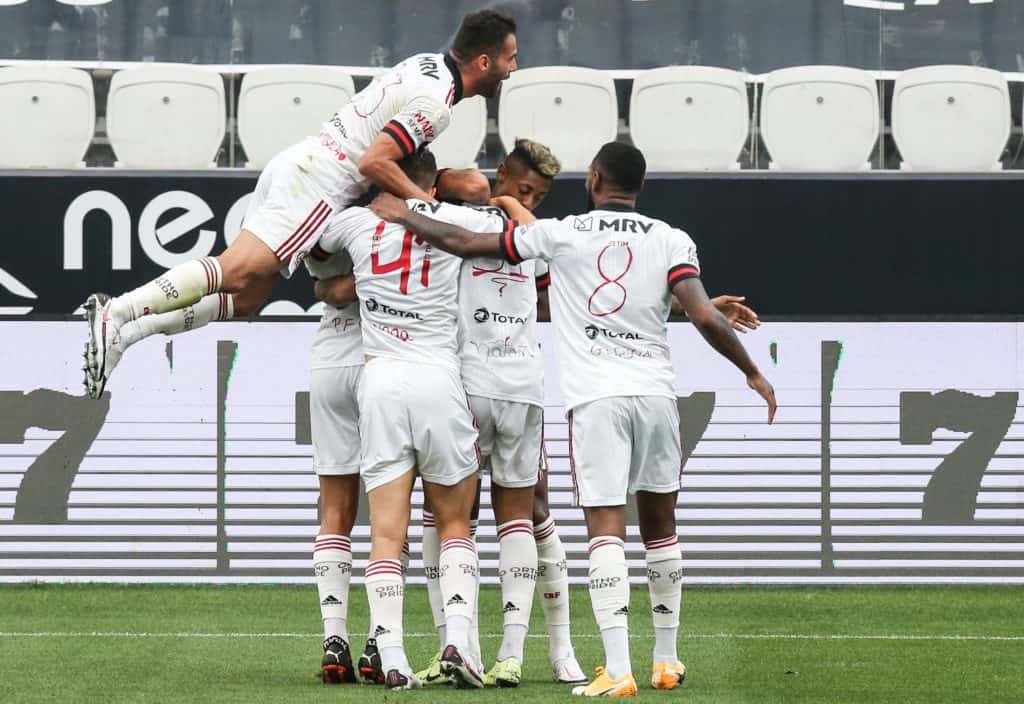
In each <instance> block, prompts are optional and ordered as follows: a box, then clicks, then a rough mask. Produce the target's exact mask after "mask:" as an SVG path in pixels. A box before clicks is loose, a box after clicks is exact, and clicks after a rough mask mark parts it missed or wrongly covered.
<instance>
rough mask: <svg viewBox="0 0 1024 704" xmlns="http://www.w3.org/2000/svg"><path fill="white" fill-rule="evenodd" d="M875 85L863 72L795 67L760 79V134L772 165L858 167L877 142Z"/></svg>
mask: <svg viewBox="0 0 1024 704" xmlns="http://www.w3.org/2000/svg"><path fill="white" fill-rule="evenodd" d="M878 121H879V107H878V86H877V84H876V83H875V79H874V77H873V76H872V75H871V74H870V73H867V72H866V71H861V70H859V69H855V68H846V67H843V66H798V67H795V68H784V69H780V70H778V71H772V72H771V73H769V74H768V75H767V76H766V77H765V79H764V87H763V90H762V97H761V136H762V137H763V139H764V143H765V146H766V147H767V148H768V151H769V153H770V154H771V158H772V163H771V168H774V169H780V170H784V171H860V170H864V169H867V168H870V165H869V163H868V159H869V158H870V157H871V152H872V150H873V149H874V148H875V143H876V142H877V141H878Z"/></svg>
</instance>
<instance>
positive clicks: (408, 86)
mask: <svg viewBox="0 0 1024 704" xmlns="http://www.w3.org/2000/svg"><path fill="white" fill-rule="evenodd" d="M515 31H516V26H515V22H514V21H513V20H512V19H511V18H509V17H508V16H506V15H503V14H501V13H499V12H496V11H493V10H481V11H479V12H474V13H471V14H469V15H466V17H465V18H463V21H462V24H461V26H460V27H459V30H458V32H457V33H456V35H455V39H454V41H453V43H452V47H451V50H450V51H449V52H447V53H445V54H417V55H416V56H413V57H411V58H409V59H406V60H405V61H403V62H402V63H400V64H398V65H397V66H395V67H394V68H393V69H392V70H391V71H388V72H386V73H384V74H382V75H381V76H378V77H377V78H376V79H374V80H373V82H371V83H370V85H369V86H367V87H366V88H365V89H363V90H362V91H360V92H359V93H358V94H356V96H355V97H354V98H353V99H352V101H351V102H350V103H348V104H347V105H345V106H344V107H342V108H341V109H340V110H339V111H338V112H337V113H335V115H334V116H333V117H332V118H331V119H330V120H328V121H327V122H325V123H324V125H323V127H322V129H321V131H320V134H319V135H318V136H317V137H309V138H307V139H306V140H304V141H302V142H300V143H299V144H296V145H294V146H292V147H289V148H288V149H286V150H284V151H283V152H281V153H280V154H278V155H277V156H275V157H274V158H273V159H272V160H271V161H270V163H269V164H267V167H266V168H265V169H264V170H263V172H262V173H261V174H260V178H259V181H258V182H257V184H256V191H255V193H254V195H253V199H252V201H251V203H250V207H249V211H248V212H247V213H246V217H245V220H244V221H243V225H242V232H241V234H239V235H238V237H237V239H235V240H234V241H233V242H232V243H231V244H230V245H229V246H228V248H227V249H226V250H225V251H224V252H223V253H222V254H220V255H218V256H216V257H204V258H202V259H196V260H192V261H188V262H185V263H184V264H179V265H178V266H176V267H174V268H172V269H170V270H169V271H166V272H164V273H163V274H162V275H160V276H159V277H157V278H156V279H154V280H153V281H151V282H149V283H147V284H144V285H143V286H140V287H139V288H137V289H134V290H133V291H129V292H127V293H125V294H123V295H121V296H117V297H115V298H111V297H110V296H109V295H107V294H105V293H94V294H92V295H90V296H89V298H88V299H87V300H86V302H85V304H84V308H85V311H86V319H87V321H88V324H89V337H88V341H87V342H86V345H85V352H84V356H85V362H86V363H85V368H84V371H85V382H84V383H85V386H86V389H87V390H88V392H89V395H90V396H91V397H92V398H99V396H100V395H101V394H102V393H103V390H104V388H105V387H106V384H107V381H108V380H109V378H110V375H111V374H112V373H113V370H114V368H115V367H116V366H117V364H118V362H119V361H120V359H121V356H122V355H123V354H124V351H125V349H127V348H128V347H130V346H131V345H132V344H134V343H135V342H138V341H139V340H141V339H144V338H146V337H148V336H150V335H153V334H155V333H158V332H162V333H165V334H176V333H180V332H186V331H188V330H192V329H195V328H198V327H201V326H203V325H205V324H207V323H209V322H210V321H211V320H218V319H225V318H231V317H233V316H236V315H238V316H244V315H249V314H252V313H255V312H256V311H257V310H258V309H259V307H260V306H261V305H262V304H263V303H264V302H265V301H266V298H267V295H268V294H269V292H270V289H271V287H272V286H273V285H274V282H275V280H276V276H277V274H278V273H281V274H282V275H284V276H290V275H291V273H292V272H293V271H294V270H295V269H296V268H297V267H298V265H299V264H300V263H301V262H302V260H303V259H304V258H305V256H306V254H307V253H308V252H309V250H310V249H311V248H312V246H313V245H314V244H316V241H317V239H318V237H319V235H320V233H321V232H322V230H323V228H324V225H325V223H326V222H327V221H328V220H329V218H330V216H331V214H332V213H338V212H339V211H342V210H343V209H344V208H346V207H347V206H348V205H349V204H351V203H352V202H354V201H355V200H356V199H358V198H359V197H360V196H362V195H363V194H365V193H366V191H367V190H368V188H369V187H370V186H371V184H376V185H377V186H379V187H380V188H382V189H383V190H385V191H388V192H391V193H394V194H396V195H398V196H401V197H403V198H409V197H412V198H420V199H423V200H427V201H429V200H431V198H430V197H429V194H428V193H427V192H425V191H424V190H423V189H422V188H421V187H419V186H417V185H416V184H414V183H412V182H411V181H410V180H409V179H408V177H406V176H405V174H404V173H402V170H401V169H400V168H399V167H398V166H397V162H398V161H400V160H401V159H403V158H404V157H406V156H408V155H409V154H412V153H413V152H415V151H416V150H417V149H418V148H419V147H421V146H422V145H424V144H427V143H428V142H431V141H433V140H434V139H435V138H436V137H437V136H438V135H439V134H441V133H442V132H443V131H444V130H445V129H446V128H447V127H448V124H449V123H450V121H451V110H452V107H453V106H454V105H455V104H456V103H458V102H459V100H461V99H462V98H468V97H470V96H474V95H482V96H484V97H493V96H494V95H496V94H497V92H498V88H499V86H500V84H501V82H502V81H503V80H505V79H506V78H508V76H509V74H510V73H511V72H512V71H514V70H515V69H516V53H517V49H516V35H515Z"/></svg>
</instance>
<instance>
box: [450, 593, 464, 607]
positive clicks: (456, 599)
mask: <svg viewBox="0 0 1024 704" xmlns="http://www.w3.org/2000/svg"><path fill="white" fill-rule="evenodd" d="M465 603H466V600H465V599H463V598H462V595H461V594H456V595H454V596H453V597H452V598H451V599H449V600H448V604H447V606H451V605H452V604H465Z"/></svg>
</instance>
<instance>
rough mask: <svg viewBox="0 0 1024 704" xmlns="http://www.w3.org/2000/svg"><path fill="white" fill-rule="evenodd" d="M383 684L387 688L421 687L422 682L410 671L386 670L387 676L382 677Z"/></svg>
mask: <svg viewBox="0 0 1024 704" xmlns="http://www.w3.org/2000/svg"><path fill="white" fill-rule="evenodd" d="M384 686H385V687H387V688H388V689H421V688H422V687H423V683H422V682H420V680H419V678H418V677H416V675H414V674H412V673H411V672H409V673H403V672H399V671H398V670H388V674H387V677H385V678H384Z"/></svg>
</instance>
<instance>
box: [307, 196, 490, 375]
mask: <svg viewBox="0 0 1024 704" xmlns="http://www.w3.org/2000/svg"><path fill="white" fill-rule="evenodd" d="M409 206H410V207H411V208H412V209H413V210H416V211H417V212H422V213H425V214H427V215H429V216H430V217H432V218H436V219H438V220H442V221H444V222H448V223H452V224H455V225H459V226H461V227H464V228H466V229H468V230H472V231H475V232H499V231H501V225H502V223H501V222H500V220H499V219H498V218H496V217H494V216H493V215H488V214H486V213H480V212H477V211H475V210H471V209H469V208H462V207H459V206H455V205H448V204H428V203H423V202H422V201H418V200H410V201H409ZM320 246H321V247H322V248H323V249H324V250H326V251H327V252H337V251H340V250H341V249H344V250H346V251H347V252H348V253H349V256H350V257H351V258H352V266H353V273H354V274H355V277H356V294H357V295H358V296H359V300H360V302H361V304H362V311H361V317H362V331H363V350H364V352H365V353H366V354H367V355H371V356H374V357H392V358H397V359H405V360H409V361H415V362H421V363H431V364H440V365H447V366H449V367H451V368H454V369H456V370H457V369H458V368H459V357H458V351H459V350H458V293H459V270H460V267H461V264H462V260H461V259H459V258H458V257H456V256H454V255H451V254H448V253H447V252H444V251H441V250H438V249H434V248H433V247H431V246H430V245H429V244H427V243H426V242H424V241H423V240H421V239H420V238H419V237H417V236H415V235H413V234H412V233H411V232H407V231H406V230H405V229H403V228H402V227H401V226H399V225H394V224H390V223H385V222H383V221H382V220H380V218H378V217H377V216H376V215H374V214H373V213H372V212H371V211H370V210H368V209H366V208H359V207H355V208H349V209H347V210H345V211H344V212H342V213H340V214H339V215H338V216H336V217H334V218H332V219H331V221H330V222H329V223H328V225H327V230H326V231H325V232H324V234H323V235H322V236H321V238H320Z"/></svg>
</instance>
